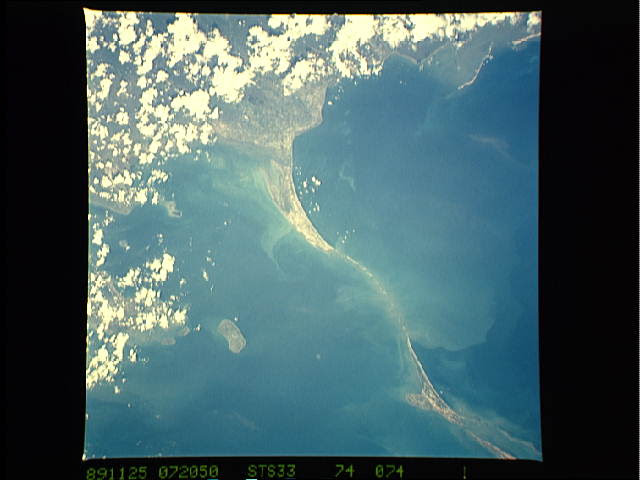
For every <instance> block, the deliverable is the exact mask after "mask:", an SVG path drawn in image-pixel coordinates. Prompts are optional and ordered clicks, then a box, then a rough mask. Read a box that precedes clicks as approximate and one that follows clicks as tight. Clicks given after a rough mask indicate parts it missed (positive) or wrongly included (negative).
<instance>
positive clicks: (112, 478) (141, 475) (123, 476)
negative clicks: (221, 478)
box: [85, 464, 218, 480]
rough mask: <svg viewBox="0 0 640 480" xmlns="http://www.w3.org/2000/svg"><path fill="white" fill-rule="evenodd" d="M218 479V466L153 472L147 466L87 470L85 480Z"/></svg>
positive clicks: (166, 468)
mask: <svg viewBox="0 0 640 480" xmlns="http://www.w3.org/2000/svg"><path fill="white" fill-rule="evenodd" d="M217 477H218V466H217V465H184V464H183V465H160V466H159V467H157V468H156V469H154V470H153V471H151V470H148V469H147V467H146V466H133V465H131V466H127V467H124V466H123V467H117V468H114V467H110V468H107V467H99V468H93V467H90V468H87V471H86V475H85V480H153V479H156V478H158V479H160V480H170V479H178V480H182V479H184V480H200V479H210V478H217Z"/></svg>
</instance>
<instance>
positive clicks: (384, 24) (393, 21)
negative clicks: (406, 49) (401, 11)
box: [380, 15, 410, 48]
mask: <svg viewBox="0 0 640 480" xmlns="http://www.w3.org/2000/svg"><path fill="white" fill-rule="evenodd" d="M406 21H407V17H406V15H383V16H381V17H380V31H381V33H382V38H383V39H384V41H385V42H387V43H388V44H389V46H390V47H391V48H396V47H397V46H398V45H400V44H401V43H402V42H405V41H407V40H409V38H410V32H409V30H408V29H407V26H406Z"/></svg>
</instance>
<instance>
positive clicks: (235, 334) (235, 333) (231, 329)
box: [218, 318, 247, 353]
mask: <svg viewBox="0 0 640 480" xmlns="http://www.w3.org/2000/svg"><path fill="white" fill-rule="evenodd" d="M218 333H219V334H220V335H222V336H223V337H224V338H226V339H227V342H229V350H231V351H232V352H233V353H240V351H242V349H243V348H244V347H245V346H246V345H247V341H246V340H245V338H244V335H242V332H241V331H240V329H239V328H238V327H237V325H236V324H235V323H233V322H232V321H231V320H227V319H226V318H225V319H224V320H222V321H221V322H220V324H219V325H218Z"/></svg>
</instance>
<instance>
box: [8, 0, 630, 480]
mask: <svg viewBox="0 0 640 480" xmlns="http://www.w3.org/2000/svg"><path fill="white" fill-rule="evenodd" d="M561 3H562V2H554V3H552V2H549V3H548V4H547V3H545V2H529V3H527V2H498V3H491V2H481V3H480V2H478V3H471V4H470V3H469V2H460V1H457V2H436V3H435V4H434V3H433V2H429V3H427V2H406V3H393V4H377V3H376V4H365V5H363V4H356V5H351V4H345V3H336V4H335V5H332V4H328V3H326V2H322V3H320V4H319V5H318V6H315V5H314V6H311V7H307V6H305V5H302V4H300V3H297V4H296V3H293V4H291V3H286V2H275V3H270V4H268V3H265V4H255V3H249V4H247V3H244V2H240V3H236V4H232V5H231V7H229V6H228V5H225V6H222V4H221V3H219V2H215V3H214V2H166V3H163V2H148V3H143V2H86V3H80V2H58V3H47V2H9V3H8V4H6V5H5V6H6V13H7V15H6V16H5V27H6V28H5V29H4V32H3V34H4V45H5V75H6V77H7V79H8V82H7V83H6V86H5V102H6V105H7V108H6V109H5V112H6V113H5V125H6V130H5V132H6V137H7V140H8V142H6V143H5V145H7V146H8V148H7V149H6V150H5V155H4V166H5V167H6V170H5V173H6V176H5V178H6V180H5V187H6V194H5V213H6V219H7V222H6V223H5V235H4V240H5V245H6V256H5V260H6V263H5V265H6V266H7V270H6V271H7V276H6V277H5V280H6V281H5V285H6V289H5V292H6V295H5V297H6V298H7V300H8V301H7V303H6V308H5V312H6V315H5V318H6V321H5V325H4V326H5V332H4V333H5V336H4V338H5V339H6V342H5V344H6V346H7V348H6V350H5V351H6V354H5V355H6V356H5V362H6V364H5V365H6V367H5V373H6V379H7V380H6V385H5V392H6V393H5V399H6V402H5V405H6V407H5V408H6V410H5V420H6V422H7V429H6V437H5V442H6V448H5V456H6V457H5V459H6V460H9V461H8V462H6V464H7V467H6V468H7V474H6V475H5V478H11V479H13V478H49V477H52V476H56V477H58V476H61V477H63V478H80V477H79V476H78V474H77V473H76V472H78V468H79V467H80V463H81V462H80V458H81V455H82V429H83V423H84V415H83V412H84V389H83V388H82V385H84V375H85V373H84V365H83V356H84V352H83V345H84V341H85V337H84V335H85V333H84V328H85V326H84V315H85V308H84V300H83V299H84V298H86V280H85V278H86V263H85V262H84V259H85V258H86V257H85V256H84V255H85V254H87V247H86V245H87V237H86V235H87V227H86V223H85V222H84V218H86V217H84V215H86V213H87V202H86V200H87V198H86V191H87V184H86V182H87V180H86V175H85V174H84V170H83V168H84V165H86V151H87V131H86V98H85V95H84V92H85V90H86V81H85V64H84V55H85V52H84V19H83V14H82V7H83V6H88V7H92V8H97V9H121V10H122V9H134V10H147V11H148V10H160V11H171V10H175V9H177V10H181V11H186V10H189V11H200V12H215V11H222V9H224V10H226V11H236V12H240V11H245V12H265V11H270V12H277V11H282V12H284V11H289V10H292V9H294V10H296V11H309V10H312V11H316V12H323V13H332V12H345V11H352V12H367V11H372V10H376V11H386V12H399V11H412V12H417V11H439V12H442V11H456V10H459V11H504V10H542V11H543V24H542V25H543V26H542V44H541V49H542V50H541V61H542V64H541V91H540V93H541V121H540V127H541V129H540V131H541V140H540V179H541V183H540V194H541V200H540V257H539V258H540V298H541V302H540V317H541V318H540V333H541V335H540V352H541V375H542V382H541V395H542V413H543V432H542V433H543V439H542V445H543V457H544V460H543V462H542V463H537V462H529V463H527V462H514V463H512V465H515V466H512V467H504V465H505V463H502V464H500V463H495V462H493V461H473V460H471V461H467V460H465V461H464V463H465V464H467V465H472V467H471V468H470V469H469V468H468V469H467V475H468V476H469V478H472V477H474V476H475V477H493V478H495V477H499V476H503V477H505V478H516V477H531V478H537V477H543V478H558V477H564V478H568V477H571V478H576V477H577V478H637V477H638V461H637V458H638V431H639V430H638V396H637V395H638V380H637V379H638V370H637V367H638V363H637V362H638V303H637V300H636V299H637V293H638V290H637V286H638V283H637V280H636V278H637V277H636V276H635V272H636V269H637V268H638V257H637V252H638V250H637V246H638V229H637V227H636V228H635V229H634V227H633V224H634V223H635V222H634V221H633V220H635V218H636V216H635V215H636V214H637V206H638V197H637V189H636V179H637V178H638V171H637V168H638V148H637V145H638V144H637V143H636V142H637V135H638V130H637V125H638V123H637V122H638V93H637V92H638V85H637V80H638V76H637V72H638V25H637V23H638V10H637V5H636V6H634V5H633V4H629V5H628V6H627V9H626V10H625V9H624V8H623V7H622V5H621V4H615V5H614V4H600V5H599V6H598V7H597V8H596V7H593V6H588V5H587V4H583V8H582V9H580V10H578V9H570V8H568V7H561V6H559V5H558V4H561ZM301 5H302V6H301ZM78 164H79V165H78ZM43 238H44V239H45V242H46V245H47V247H46V248H45V249H43V245H42V239H43ZM629 249H631V250H632V251H631V252H629V251H628V250H629ZM633 296H635V298H634V299H632V298H631V297H633ZM316 460H317V459H316ZM358 460H359V459H358ZM437 463H438V462H437V461H433V462H431V463H429V462H425V468H429V465H430V466H431V468H435V470H430V472H431V473H433V474H434V475H435V476H446V475H447V474H446V473H445V472H444V471H440V475H439V474H438V470H437V465H436V464H437ZM458 471H460V470H458ZM428 472H429V470H425V473H428ZM454 475H456V476H457V474H454ZM460 476H461V475H460Z"/></svg>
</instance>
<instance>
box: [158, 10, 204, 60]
mask: <svg viewBox="0 0 640 480" xmlns="http://www.w3.org/2000/svg"><path fill="white" fill-rule="evenodd" d="M167 32H169V38H170V43H169V46H168V54H169V61H168V62H167V63H168V65H169V67H173V66H174V65H175V64H176V63H178V62H180V61H181V60H182V59H183V57H184V56H185V55H189V54H192V53H195V52H197V51H198V50H199V49H200V48H201V46H202V44H203V43H204V42H205V41H206V36H205V35H204V33H202V32H201V31H200V30H199V29H198V25H197V24H196V22H195V21H194V20H193V18H191V16H190V15H188V14H186V13H177V14H176V20H175V21H174V22H173V23H171V24H170V25H169V26H168V27H167Z"/></svg>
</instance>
